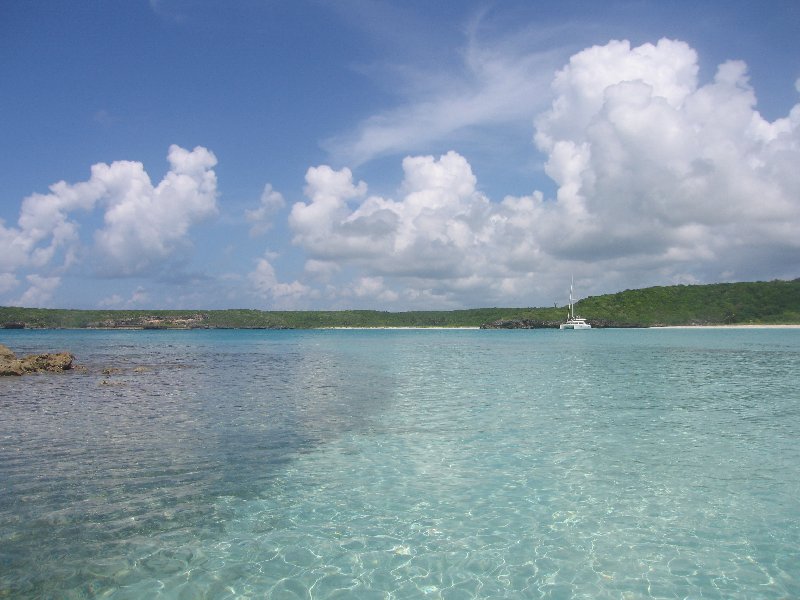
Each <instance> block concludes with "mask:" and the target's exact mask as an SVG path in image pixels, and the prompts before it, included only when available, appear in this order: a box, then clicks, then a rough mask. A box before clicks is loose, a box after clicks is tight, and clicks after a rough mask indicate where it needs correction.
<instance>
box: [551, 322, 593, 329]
mask: <svg viewBox="0 0 800 600" xmlns="http://www.w3.org/2000/svg"><path fill="white" fill-rule="evenodd" d="M558 328H559V329H591V328H592V326H591V325H589V324H588V323H581V322H577V323H570V322H566V323H562V324H561V325H559V326H558Z"/></svg>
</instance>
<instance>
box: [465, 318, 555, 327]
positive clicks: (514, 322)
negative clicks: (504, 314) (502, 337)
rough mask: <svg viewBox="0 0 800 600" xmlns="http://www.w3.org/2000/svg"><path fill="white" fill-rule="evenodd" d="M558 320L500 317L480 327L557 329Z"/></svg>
mask: <svg viewBox="0 0 800 600" xmlns="http://www.w3.org/2000/svg"><path fill="white" fill-rule="evenodd" d="M560 323H561V322H560V321H536V320H532V319H500V320H498V321H492V322H491V323H484V324H483V325H481V329H558V326H559V324H560Z"/></svg>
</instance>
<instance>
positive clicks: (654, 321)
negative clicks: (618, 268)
mask: <svg viewBox="0 0 800 600" xmlns="http://www.w3.org/2000/svg"><path fill="white" fill-rule="evenodd" d="M576 310H577V311H578V312H580V314H581V315H582V316H584V317H587V318H589V319H606V320H609V321H614V322H620V323H637V324H641V325H646V326H655V325H734V324H758V325H769V324H800V279H795V280H794V281H769V282H755V283H715V284H710V285H674V286H667V287H652V288H645V289H641V290H625V291H624V292H619V293H617V294H606V295H604V296H594V297H590V298H586V299H585V300H583V301H582V302H580V303H579V304H578V305H577V308H576Z"/></svg>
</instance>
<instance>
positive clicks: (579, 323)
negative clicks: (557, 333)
mask: <svg viewBox="0 0 800 600" xmlns="http://www.w3.org/2000/svg"><path fill="white" fill-rule="evenodd" d="M574 283H575V280H574V278H573V279H572V280H571V281H570V282H569V312H568V313H567V322H566V323H562V324H561V325H559V326H558V328H559V329H591V328H592V326H591V325H589V323H587V322H586V319H584V318H582V317H576V316H575V309H574V307H573V304H572V286H573V284H574Z"/></svg>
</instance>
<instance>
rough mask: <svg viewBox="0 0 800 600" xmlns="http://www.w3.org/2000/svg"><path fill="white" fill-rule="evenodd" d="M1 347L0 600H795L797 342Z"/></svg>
mask: <svg viewBox="0 0 800 600" xmlns="http://www.w3.org/2000/svg"><path fill="white" fill-rule="evenodd" d="M0 343H3V344H5V345H7V346H9V347H10V348H11V349H12V350H14V351H15V352H17V353H18V354H25V353H33V352H45V351H57V350H62V349H66V350H70V351H72V352H73V353H74V354H75V355H76V356H77V362H78V363H80V364H81V365H83V366H85V367H86V370H85V371H84V372H80V371H78V372H72V373H65V374H60V375H30V376H25V377H20V378H8V377H6V378H2V379H0V598H13V599H27V598H58V599H62V598H63V599H78V598H81V599H83V598H114V599H122V598H125V599H150V598H170V599H171V598H175V599H178V598H187V599H192V598H213V599H217V598H223V599H224V598H231V599H232V598H275V599H281V600H282V599H292V598H314V599H323V598H355V599H359V598H363V599H399V598H431V599H434V598H447V599H462V598H463V599H468V598H563V599H567V598H585V599H606V598H608V599H611V598H613V599H638V598H719V599H740V598H741V599H744V598H758V599H762V598H765V599H770V598H775V599H778V598H787V599H788V598H800V386H798V373H799V372H800V330H798V329H794V330H791V329H763V330H762V329H748V330H741V329H737V330H678V329H676V330H671V329H649V330H647V329H644V330H591V331H551V330H527V331H480V330H418V331H417V330H411V331H409V330H366V331H364V330H335V331H243V330H242V331H28V330H22V331H10V330H9V331H3V332H0ZM104 371H105V372H104Z"/></svg>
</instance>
